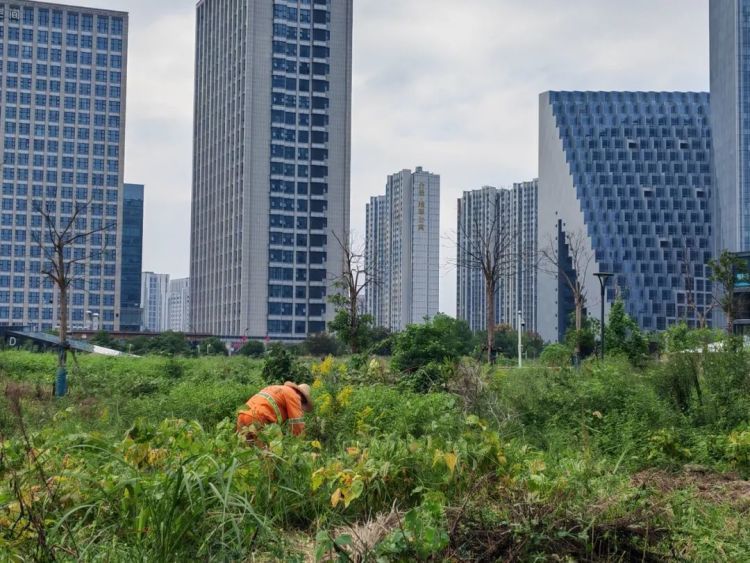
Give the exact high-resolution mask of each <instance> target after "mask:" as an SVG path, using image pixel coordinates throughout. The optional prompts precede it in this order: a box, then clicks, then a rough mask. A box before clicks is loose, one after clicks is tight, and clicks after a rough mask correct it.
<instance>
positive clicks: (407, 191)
mask: <svg viewBox="0 0 750 563" xmlns="http://www.w3.org/2000/svg"><path fill="white" fill-rule="evenodd" d="M366 215H367V216H366V242H365V267H366V269H367V270H368V272H370V273H371V274H372V275H373V276H374V277H375V283H373V284H371V285H370V286H369V287H368V288H367V290H366V297H365V312H366V313H368V314H370V315H372V316H373V318H374V320H375V324H376V325H377V326H382V327H386V328H389V329H390V330H393V331H399V330H403V329H404V328H405V327H406V326H407V325H409V324H416V323H420V322H422V321H423V320H424V319H425V318H432V317H434V316H435V315H436V314H437V312H438V301H439V280H440V271H439V269H440V176H438V175H437V174H432V173H430V172H427V171H425V170H423V169H422V168H421V167H419V166H418V167H417V168H416V170H415V171H414V172H412V171H411V170H406V169H405V170H402V171H401V172H397V173H396V174H393V175H391V176H388V181H387V183H386V189H385V195H384V196H378V197H373V198H371V199H370V203H369V204H367V206H366Z"/></svg>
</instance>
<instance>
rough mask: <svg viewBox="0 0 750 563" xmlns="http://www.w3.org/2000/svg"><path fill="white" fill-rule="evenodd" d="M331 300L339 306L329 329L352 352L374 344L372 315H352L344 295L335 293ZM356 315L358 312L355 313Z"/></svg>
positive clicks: (329, 324)
mask: <svg viewBox="0 0 750 563" xmlns="http://www.w3.org/2000/svg"><path fill="white" fill-rule="evenodd" d="M331 302H332V303H333V304H334V305H336V306H337V307H338V309H337V311H336V316H335V317H334V318H333V320H332V321H331V322H330V323H328V330H330V331H331V332H332V333H333V334H335V335H336V338H338V339H339V340H340V341H341V342H342V343H343V344H345V345H346V346H348V347H349V348H350V349H351V351H352V353H354V354H356V353H357V352H358V351H360V350H362V349H364V348H367V347H368V346H370V345H371V344H372V331H373V328H372V316H370V315H359V316H358V317H356V318H353V317H352V314H353V313H352V310H351V307H350V306H349V305H348V302H347V300H346V299H345V298H344V297H343V296H342V295H334V296H333V297H331ZM354 314H355V315H356V314H357V313H354Z"/></svg>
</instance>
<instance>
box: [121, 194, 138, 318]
mask: <svg viewBox="0 0 750 563" xmlns="http://www.w3.org/2000/svg"><path fill="white" fill-rule="evenodd" d="M121 254H122V267H121V275H120V330H122V331H128V332H138V331H139V330H141V324H142V319H141V313H142V309H141V269H142V268H143V185H141V184H125V189H124V191H123V203H122V252H121Z"/></svg>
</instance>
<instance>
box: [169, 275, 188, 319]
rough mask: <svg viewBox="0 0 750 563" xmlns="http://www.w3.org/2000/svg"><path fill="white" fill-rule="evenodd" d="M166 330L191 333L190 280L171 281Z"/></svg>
mask: <svg viewBox="0 0 750 563" xmlns="http://www.w3.org/2000/svg"><path fill="white" fill-rule="evenodd" d="M165 328H166V329H167V330H173V331H175V332H190V330H191V327H190V278H181V279H176V280H170V282H169V290H168V292H167V326H166V327H165Z"/></svg>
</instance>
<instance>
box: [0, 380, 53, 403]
mask: <svg viewBox="0 0 750 563" xmlns="http://www.w3.org/2000/svg"><path fill="white" fill-rule="evenodd" d="M5 397H6V398H7V399H8V400H9V401H18V400H20V399H32V400H36V401H49V400H51V399H52V388H51V387H49V386H43V385H41V384H39V383H37V384H36V385H34V384H31V383H23V382H18V381H9V382H8V383H6V384H5Z"/></svg>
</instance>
